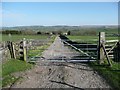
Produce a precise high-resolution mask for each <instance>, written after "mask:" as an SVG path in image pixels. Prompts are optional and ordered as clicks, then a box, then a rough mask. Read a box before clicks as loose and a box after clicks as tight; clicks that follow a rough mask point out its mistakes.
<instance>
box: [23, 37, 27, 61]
mask: <svg viewBox="0 0 120 90" xmlns="http://www.w3.org/2000/svg"><path fill="white" fill-rule="evenodd" d="M26 49H27V45H26V40H25V38H23V57H24V61H27V50H26Z"/></svg>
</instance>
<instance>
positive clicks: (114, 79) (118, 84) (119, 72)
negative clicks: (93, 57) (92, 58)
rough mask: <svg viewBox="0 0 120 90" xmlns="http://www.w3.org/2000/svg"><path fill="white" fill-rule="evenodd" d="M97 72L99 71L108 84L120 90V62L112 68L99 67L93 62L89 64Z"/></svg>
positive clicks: (113, 64) (115, 63)
mask: <svg viewBox="0 0 120 90" xmlns="http://www.w3.org/2000/svg"><path fill="white" fill-rule="evenodd" d="M89 65H90V66H91V67H92V68H93V69H94V70H95V71H97V72H98V73H99V74H100V75H101V76H102V77H103V78H105V80H106V81H107V83H108V84H109V85H110V86H111V87H112V88H113V89H115V90H119V89H120V78H119V76H120V62H119V63H117V62H113V61H112V67H109V66H104V65H98V64H97V62H92V63H90V64H89Z"/></svg>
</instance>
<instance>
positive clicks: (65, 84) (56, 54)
mask: <svg viewBox="0 0 120 90" xmlns="http://www.w3.org/2000/svg"><path fill="white" fill-rule="evenodd" d="M76 55H79V53H78V52H76V51H74V50H72V49H70V48H69V47H67V46H64V44H63V43H62V41H61V39H60V38H59V37H56V39H55V41H54V42H53V44H52V45H51V46H50V47H49V48H48V50H46V51H44V52H43V57H44V58H45V59H44V60H39V62H37V65H36V66H35V68H33V69H32V70H29V71H26V72H25V73H23V74H22V77H23V79H22V80H20V81H19V82H17V83H15V84H14V85H12V86H11V88H76V89H82V88H109V87H110V86H109V85H108V84H107V83H106V81H105V80H104V79H103V78H101V77H100V76H99V75H98V74H97V72H95V71H93V69H91V68H90V67H89V66H88V65H87V64H83V63H68V62H51V61H50V60H47V59H57V58H62V57H64V58H67V59H70V58H73V57H74V56H76Z"/></svg>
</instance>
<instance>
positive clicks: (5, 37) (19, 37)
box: [0, 35, 49, 41]
mask: <svg viewBox="0 0 120 90" xmlns="http://www.w3.org/2000/svg"><path fill="white" fill-rule="evenodd" d="M1 36H2V41H9V40H11V41H19V40H22V39H23V38H26V39H37V40H38V39H46V38H48V37H49V36H48V35H11V36H10V37H9V36H8V35H0V37H1Z"/></svg>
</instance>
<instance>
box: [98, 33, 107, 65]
mask: <svg viewBox="0 0 120 90" xmlns="http://www.w3.org/2000/svg"><path fill="white" fill-rule="evenodd" d="M103 47H105V32H99V42H98V63H99V64H101V63H103V61H104V58H105V57H104V56H105V52H104V50H103Z"/></svg>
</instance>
